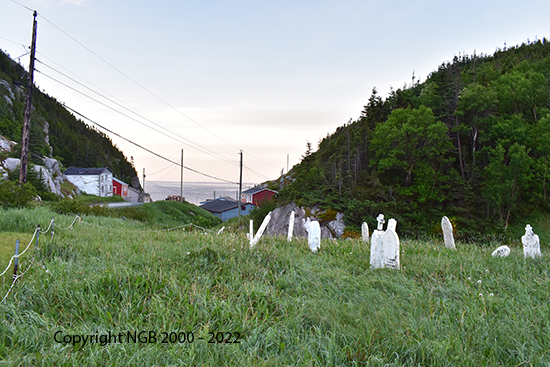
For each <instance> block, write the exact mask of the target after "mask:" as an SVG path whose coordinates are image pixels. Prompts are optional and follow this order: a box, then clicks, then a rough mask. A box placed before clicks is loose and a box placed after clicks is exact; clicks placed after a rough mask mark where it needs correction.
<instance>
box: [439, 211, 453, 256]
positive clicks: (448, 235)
mask: <svg viewBox="0 0 550 367" xmlns="http://www.w3.org/2000/svg"><path fill="white" fill-rule="evenodd" d="M441 229H442V230H443V239H444V240H445V247H447V248H450V249H452V250H454V249H456V247H455V239H454V237H453V225H452V224H451V221H450V220H449V218H447V217H443V218H441Z"/></svg>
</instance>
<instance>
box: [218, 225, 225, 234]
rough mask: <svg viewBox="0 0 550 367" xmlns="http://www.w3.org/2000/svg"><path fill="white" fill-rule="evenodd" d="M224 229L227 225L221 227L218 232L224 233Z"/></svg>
mask: <svg viewBox="0 0 550 367" xmlns="http://www.w3.org/2000/svg"><path fill="white" fill-rule="evenodd" d="M224 229H225V226H223V227H222V228H220V230H219V231H218V233H217V234H220V233H222V232H223V230H224Z"/></svg>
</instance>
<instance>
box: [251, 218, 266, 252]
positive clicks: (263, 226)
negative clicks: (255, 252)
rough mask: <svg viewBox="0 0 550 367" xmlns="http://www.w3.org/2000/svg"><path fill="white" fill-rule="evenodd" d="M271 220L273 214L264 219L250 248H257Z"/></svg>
mask: <svg viewBox="0 0 550 367" xmlns="http://www.w3.org/2000/svg"><path fill="white" fill-rule="evenodd" d="M270 220H271V212H269V213H267V215H266V216H265V218H264V221H263V222H262V224H261V225H260V228H259V229H258V232H257V233H256V235H255V236H254V238H253V239H252V241H251V242H250V248H252V247H254V246H256V244H258V241H260V238H261V237H262V235H263V234H264V231H265V229H266V228H267V225H268V224H269V221H270Z"/></svg>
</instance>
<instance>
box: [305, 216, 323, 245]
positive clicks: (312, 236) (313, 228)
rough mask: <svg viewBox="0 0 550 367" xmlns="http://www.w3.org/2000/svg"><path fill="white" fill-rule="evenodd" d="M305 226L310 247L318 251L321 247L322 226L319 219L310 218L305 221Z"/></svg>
mask: <svg viewBox="0 0 550 367" xmlns="http://www.w3.org/2000/svg"><path fill="white" fill-rule="evenodd" d="M304 227H305V229H306V231H307V242H308V244H309V248H310V249H311V251H312V252H313V253H316V252H317V250H318V249H319V247H321V226H320V225H319V222H317V221H310V220H309V218H308V219H307V221H306V222H305V223H304Z"/></svg>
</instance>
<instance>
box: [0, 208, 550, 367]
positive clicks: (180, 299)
mask: <svg viewBox="0 0 550 367" xmlns="http://www.w3.org/2000/svg"><path fill="white" fill-rule="evenodd" d="M50 214H51V212H48V210H47V209H37V210H36V211H31V210H27V211H19V212H17V211H14V212H11V211H9V212H3V213H0V225H2V224H4V223H6V224H7V223H11V225H7V227H8V228H10V231H13V232H18V233H27V234H28V233H32V230H33V228H34V227H33V225H32V223H35V222H36V221H37V220H39V221H40V223H41V224H42V225H43V226H46V225H47V223H48V222H49V219H50V218H49V217H51V215H50ZM16 216H19V220H16V219H10V218H12V217H16ZM25 217H27V218H28V219H26V220H23V218H25ZM73 218H74V217H72V216H63V215H58V214H56V217H55V221H56V223H59V227H67V226H69V225H70V223H71V222H72V219H73ZM84 221H85V223H86V224H84V223H82V224H79V225H77V224H75V227H74V229H72V230H61V229H59V230H58V231H56V235H55V236H54V239H53V240H51V239H50V236H49V235H43V236H41V242H40V246H39V250H38V251H37V252H36V253H30V254H29V256H33V255H34V256H36V264H35V265H34V266H32V267H31V268H30V269H29V271H28V272H27V273H26V274H25V275H24V276H23V277H22V278H21V279H20V280H19V282H18V284H17V285H16V287H15V289H14V291H13V293H12V294H11V295H10V296H9V297H8V298H7V299H6V301H5V302H4V303H2V304H0V314H1V316H0V317H1V318H2V322H0V360H2V359H3V360H4V362H3V363H4V364H6V365H39V366H51V365H69V366H73V365H74V366H99V365H114V366H145V365H146V366H201V365H203V366H213V365H222V366H224V365H239V366H340V365H342V366H494V365H503V366H517V365H533V366H541V365H548V364H550V347H549V344H548V341H549V340H550V330H549V325H550V308H549V305H550V266H549V265H548V257H549V256H550V253H549V251H548V248H547V244H544V245H543V258H542V259H540V260H531V259H528V260H524V259H523V253H522V249H521V245H520V244H519V242H517V243H515V244H511V247H512V254H511V255H510V257H508V258H505V259H501V258H498V259H495V258H493V257H491V252H492V250H493V249H494V248H496V247H497V246H498V245H499V244H498V243H485V244H480V245H475V244H461V243H458V244H457V250H456V251H452V250H448V249H445V248H444V246H443V244H442V243H441V241H434V240H422V241H416V240H415V241H409V240H406V239H402V240H401V264H402V270H400V271H395V270H387V269H378V270H371V269H370V268H369V247H368V246H366V245H365V244H363V243H362V242H361V241H359V240H345V241H323V243H322V247H321V250H320V253H319V254H312V253H311V252H310V251H309V250H308V247H307V243H306V242H305V241H304V240H296V241H294V242H292V243H289V242H287V241H286V239H282V238H262V240H261V241H260V243H259V244H258V245H257V246H256V248H255V249H253V250H250V249H249V248H248V243H247V241H246V237H245V236H244V234H243V233H238V232H235V233H225V232H224V233H223V234H222V235H219V236H217V235H215V232H209V233H208V234H203V233H202V232H200V231H189V230H174V231H152V230H151V229H150V227H149V226H146V225H143V224H141V223H139V222H136V221H124V220H121V219H117V218H108V217H94V216H87V217H85V218H84ZM246 229H248V228H246ZM29 258H30V257H29ZM29 258H27V259H29ZM27 259H25V258H22V259H21V261H22V262H23V268H25V264H27V265H28V260H27ZM0 265H1V264H0ZM478 281H481V282H478ZM0 284H1V285H2V287H1V290H2V294H1V296H3V295H4V294H5V291H6V290H7V288H8V287H9V284H10V282H9V281H5V282H4V283H3V284H2V283H0ZM145 330H147V331H148V332H149V331H153V332H155V333H156V334H157V342H156V343H147V342H136V343H133V342H129V343H126V342H125V343H108V344H105V345H101V344H99V343H93V344H90V343H87V344H86V345H84V344H83V343H79V344H76V345H72V344H65V343H56V342H55V340H54V334H55V333H56V332H58V331H59V332H60V334H58V336H59V335H89V334H92V335H103V334H108V333H109V332H111V333H112V334H118V333H124V334H125V335H127V332H130V333H133V332H136V334H138V333H139V332H141V331H145ZM163 332H168V333H169V332H178V333H179V332H192V333H193V334H194V336H195V341H194V342H193V343H182V344H178V343H175V344H171V343H166V344H165V343H161V341H162V338H163V335H162V333H163ZM218 332H225V333H227V332H231V333H233V335H235V333H236V332H238V333H240V334H241V338H240V341H241V343H239V344H233V343H228V344H226V343H219V344H218V343H208V340H209V339H210V338H211V335H212V334H210V333H214V334H213V335H216V333H218ZM143 335H145V334H142V336H143ZM226 336H227V334H226ZM199 337H202V338H204V339H205V340H198V338H199ZM0 364H2V362H0Z"/></svg>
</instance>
